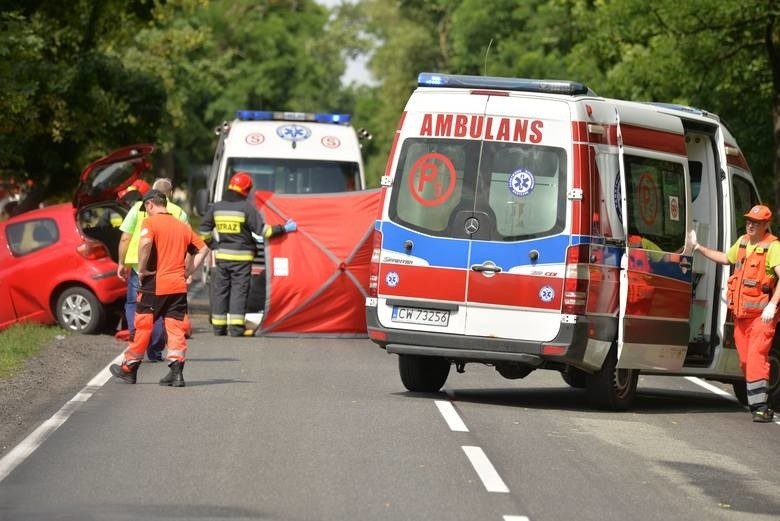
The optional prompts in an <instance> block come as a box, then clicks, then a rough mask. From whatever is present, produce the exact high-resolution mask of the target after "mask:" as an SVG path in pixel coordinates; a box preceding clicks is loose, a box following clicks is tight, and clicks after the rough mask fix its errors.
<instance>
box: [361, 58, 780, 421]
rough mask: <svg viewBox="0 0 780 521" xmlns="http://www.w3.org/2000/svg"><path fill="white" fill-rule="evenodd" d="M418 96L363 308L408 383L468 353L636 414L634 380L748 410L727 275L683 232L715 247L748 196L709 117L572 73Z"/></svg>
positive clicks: (470, 83) (454, 80) (425, 383)
mask: <svg viewBox="0 0 780 521" xmlns="http://www.w3.org/2000/svg"><path fill="white" fill-rule="evenodd" d="M418 85H419V86H418V88H417V89H416V90H415V91H414V93H413V94H412V95H411V97H410V99H409V100H408V102H407V104H406V108H405V110H404V112H403V114H402V116H401V118H400V122H399V124H398V128H397V131H396V134H395V139H394V141H393V145H392V149H391V153H390V157H389V159H388V163H387V168H386V172H385V175H384V177H383V178H382V186H383V187H384V195H383V202H382V205H381V216H380V217H379V219H378V220H377V222H376V233H375V242H374V250H373V259H372V268H371V280H370V295H369V297H368V298H367V301H366V310H367V325H368V334H369V337H370V338H371V339H372V340H373V341H374V342H376V343H377V344H379V345H380V346H381V347H383V348H385V349H386V350H387V352H388V353H395V354H398V356H399V369H400V374H401V379H402V381H403V384H404V385H405V387H406V388H407V389H409V390H412V391H428V392H430V391H437V390H439V389H440V388H441V387H442V386H443V385H444V383H445V381H446V379H447V377H448V374H449V371H450V366H451V365H452V364H455V366H456V368H457V370H458V371H459V372H462V371H463V370H464V367H465V365H466V364H467V363H470V362H477V363H483V364H488V365H492V366H494V367H495V369H496V370H497V371H498V372H499V373H500V374H501V375H502V376H504V377H506V378H523V377H524V376H526V375H528V374H529V373H530V372H531V371H533V370H534V369H552V370H557V371H560V372H561V373H562V375H563V378H564V380H565V381H566V382H567V383H568V384H569V385H572V386H574V387H583V388H587V389H588V394H589V397H590V399H591V401H592V403H593V404H594V405H595V406H597V407H601V408H606V409H625V408H627V407H629V406H630V403H631V400H632V398H633V396H634V394H635V391H636V385H637V378H638V374H639V372H640V371H641V372H642V373H648V374H668V375H695V376H699V377H702V378H708V379H713V380H719V381H723V382H731V383H733V384H734V389H735V393H736V394H737V397H738V398H740V400H742V401H743V402H744V401H745V400H746V397H745V388H744V380H743V378H742V374H741V372H740V367H739V360H738V357H737V352H736V349H735V347H734V343H733V338H732V333H731V329H732V327H733V326H732V323H731V322H732V320H731V318H730V316H729V313H728V310H727V309H726V304H725V302H726V301H725V295H726V280H727V278H728V275H729V270H728V269H727V268H724V267H722V266H719V265H716V264H715V263H712V262H709V261H707V260H706V259H703V258H701V257H699V256H698V255H697V256H696V258H693V257H692V256H691V255H690V252H688V251H685V250H684V245H685V237H686V233H687V231H688V230H691V229H695V230H696V231H697V233H698V237H699V242H700V243H701V244H705V245H708V246H710V247H714V248H719V249H721V250H725V249H726V248H727V247H728V246H729V245H731V244H732V243H733V242H734V241H735V240H736V238H737V237H738V236H739V235H740V234H741V233H743V230H744V217H743V214H744V213H745V212H746V211H747V210H748V209H749V208H750V207H751V206H753V205H754V204H756V203H758V202H759V197H758V193H757V191H756V188H755V185H754V183H753V179H752V177H751V174H750V171H749V168H748V165H747V163H746V161H745V158H744V157H743V155H742V153H741V151H740V149H739V147H738V146H737V143H736V141H735V139H734V137H733V136H732V135H731V134H730V132H729V131H728V129H727V128H726V126H725V125H724V124H723V122H721V121H720V119H719V118H718V117H717V116H715V115H713V114H710V113H707V112H705V111H702V110H697V109H693V108H690V107H683V106H676V105H662V104H649V103H636V102H629V101H620V100H613V99H606V98H602V97H599V96H598V95H596V94H595V93H594V92H592V91H591V90H590V89H588V88H587V87H586V86H584V85H582V84H579V83H576V82H570V81H547V80H543V81H536V80H525V79H511V78H496V77H479V76H459V75H446V74H434V73H422V74H420V76H419V79H418ZM779 353H780V347H779V346H778V343H777V342H776V343H775V346H774V348H773V351H772V381H771V383H770V385H771V393H772V396H773V397H774V399H777V398H778V395H780V382H779V380H780V376H778V365H779V364H778V359H779V358H780V354H779Z"/></svg>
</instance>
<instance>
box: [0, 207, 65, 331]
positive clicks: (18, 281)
mask: <svg viewBox="0 0 780 521" xmlns="http://www.w3.org/2000/svg"><path fill="white" fill-rule="evenodd" d="M7 229H8V235H13V236H14V237H16V239H17V240H15V241H14V242H13V243H12V244H11V248H10V251H11V255H10V256H9V257H8V258H7V259H6V261H7V262H6V263H5V265H4V269H3V278H4V279H5V281H6V284H7V294H8V295H9V296H10V300H11V301H12V302H13V306H14V310H15V313H16V318H17V320H43V321H46V318H47V317H49V316H50V306H49V296H50V295H51V291H52V287H53V285H54V284H56V282H57V280H56V275H55V274H57V273H60V272H63V271H67V270H72V269H74V268H75V265H74V260H73V259H74V255H73V254H72V253H71V252H68V251H67V248H63V247H59V246H61V244H60V243H59V241H60V236H61V233H60V230H59V226H58V223H57V222H56V221H55V220H54V219H51V218H40V219H29V220H24V221H19V222H15V223H13V224H12V225H9V226H8V228H7ZM31 281H35V283H34V284H33V283H31Z"/></svg>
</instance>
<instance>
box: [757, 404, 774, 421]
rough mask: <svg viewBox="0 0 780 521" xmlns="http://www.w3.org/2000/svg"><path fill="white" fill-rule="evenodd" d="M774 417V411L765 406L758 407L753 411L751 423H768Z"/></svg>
mask: <svg viewBox="0 0 780 521" xmlns="http://www.w3.org/2000/svg"><path fill="white" fill-rule="evenodd" d="M774 416H775V414H774V411H773V410H772V409H770V408H769V406H767V405H766V404H762V405H759V406H758V407H756V408H755V409H754V410H753V421H754V422H756V423H769V422H771V421H772V420H773V419H774Z"/></svg>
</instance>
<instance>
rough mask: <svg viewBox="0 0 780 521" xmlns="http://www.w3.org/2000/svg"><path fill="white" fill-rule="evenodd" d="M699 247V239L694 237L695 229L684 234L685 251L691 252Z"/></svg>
mask: <svg viewBox="0 0 780 521" xmlns="http://www.w3.org/2000/svg"><path fill="white" fill-rule="evenodd" d="M698 249H699V241H698V240H697V239H696V230H691V231H689V232H688V235H686V236H685V251H686V252H688V251H689V252H691V255H693V252H695V251H696V250H698Z"/></svg>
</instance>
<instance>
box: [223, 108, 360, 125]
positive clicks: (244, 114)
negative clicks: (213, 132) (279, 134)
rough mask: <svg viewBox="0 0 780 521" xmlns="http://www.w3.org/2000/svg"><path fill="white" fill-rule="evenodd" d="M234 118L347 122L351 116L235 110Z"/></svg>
mask: <svg viewBox="0 0 780 521" xmlns="http://www.w3.org/2000/svg"><path fill="white" fill-rule="evenodd" d="M236 119H239V120H241V121H314V122H317V123H335V124H347V123H349V120H350V119H351V117H350V115H349V114H330V113H314V112H274V111H270V110H238V111H236Z"/></svg>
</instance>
